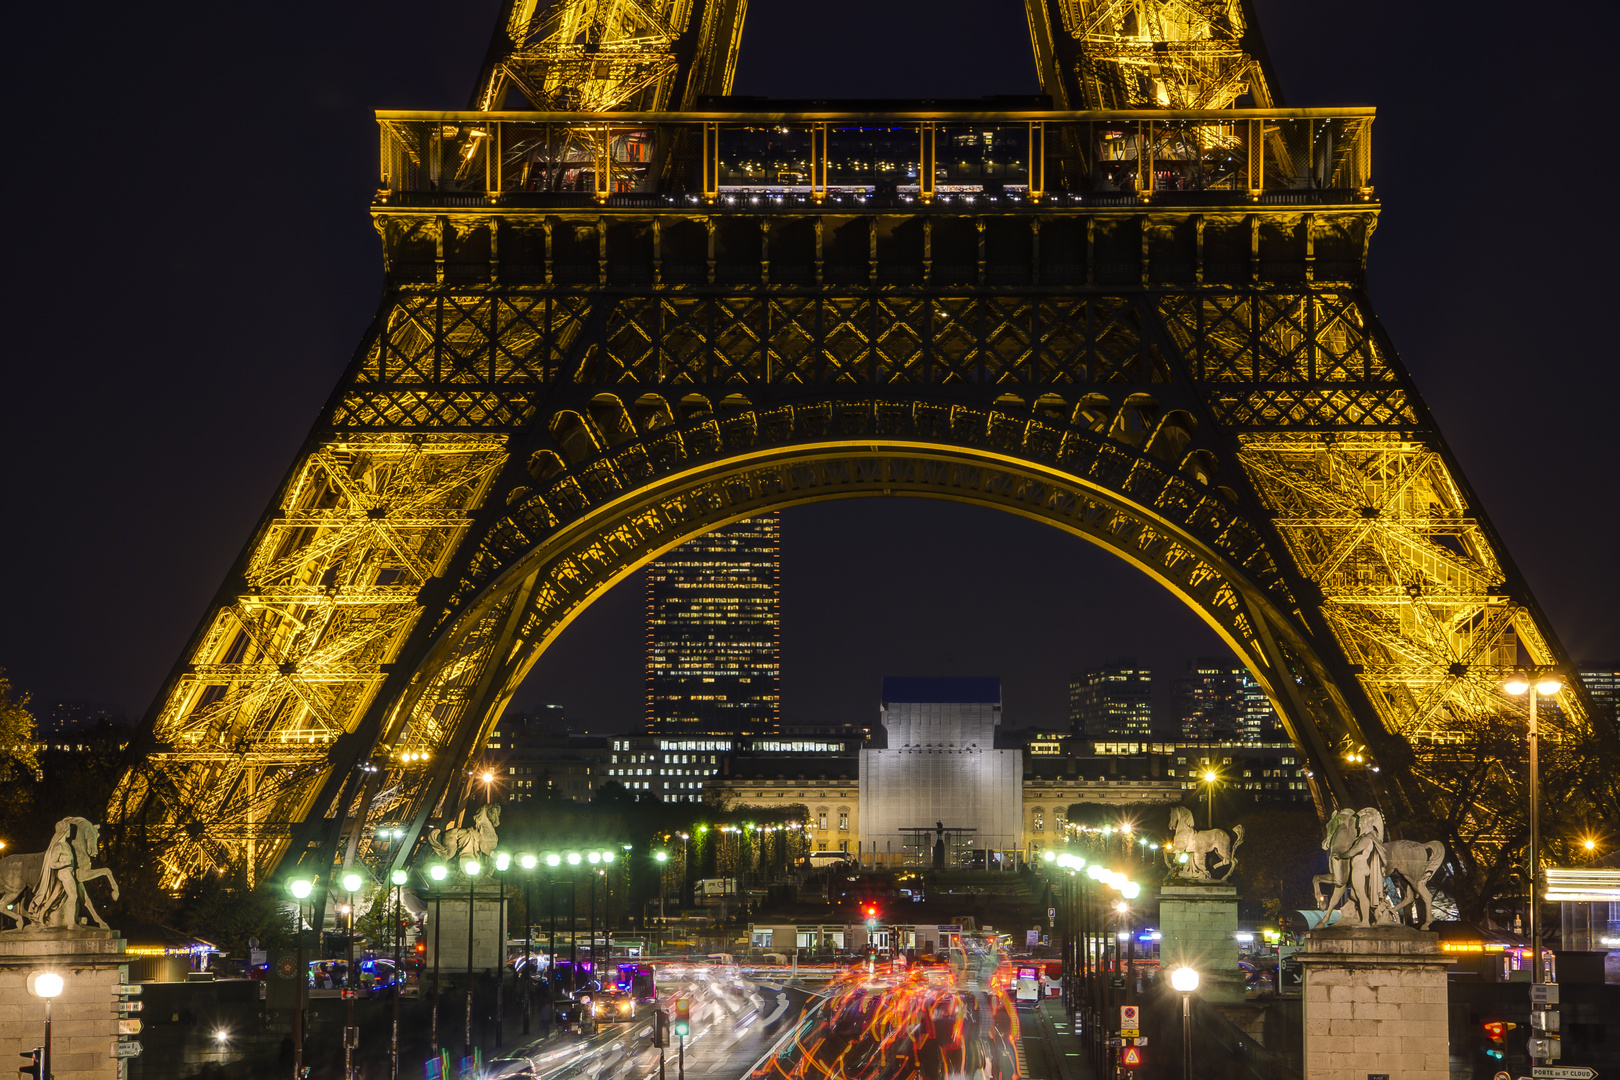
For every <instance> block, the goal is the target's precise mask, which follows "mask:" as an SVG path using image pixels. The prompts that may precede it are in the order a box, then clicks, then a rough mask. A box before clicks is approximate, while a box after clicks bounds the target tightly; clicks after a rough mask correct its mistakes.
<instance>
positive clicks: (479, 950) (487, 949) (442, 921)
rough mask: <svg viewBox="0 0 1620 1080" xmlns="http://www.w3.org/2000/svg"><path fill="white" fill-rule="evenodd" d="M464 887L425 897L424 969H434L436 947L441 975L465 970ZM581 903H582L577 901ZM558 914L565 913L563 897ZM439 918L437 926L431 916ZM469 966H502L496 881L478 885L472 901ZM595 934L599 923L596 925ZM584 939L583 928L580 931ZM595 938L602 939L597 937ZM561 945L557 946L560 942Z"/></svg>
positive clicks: (486, 968) (484, 968)
mask: <svg viewBox="0 0 1620 1080" xmlns="http://www.w3.org/2000/svg"><path fill="white" fill-rule="evenodd" d="M467 906H468V905H467V888H466V886H465V885H463V886H462V887H461V888H460V889H459V890H454V891H452V890H449V889H447V890H445V892H444V893H443V894H441V897H440V899H438V900H434V899H432V898H429V899H428V901H427V909H428V921H427V930H426V934H425V935H424V940H426V942H427V955H426V961H427V964H426V967H425V968H424V969H423V970H425V971H432V970H433V962H434V950H435V949H437V950H438V957H437V959H438V963H439V970H440V977H441V978H449V977H451V976H456V975H458V973H459V974H465V973H466V970H467ZM580 906H581V907H583V906H584V905H580ZM560 908H561V910H560V912H559V914H563V915H566V914H567V904H566V901H565V902H564V903H563V904H562V905H560ZM582 914H583V913H582ZM507 916H508V917H510V916H511V902H510V901H508V902H507ZM435 919H438V920H439V926H438V928H437V929H435V928H434V926H433V920H435ZM472 931H473V935H472V968H473V970H474V971H494V970H495V969H496V968H498V967H500V966H501V961H502V956H501V946H502V941H501V890H500V887H499V886H495V885H479V887H478V890H477V892H476V894H475V895H474V898H473V904H472ZM597 932H598V934H600V933H601V927H598V928H597ZM580 936H581V941H582V943H583V938H584V932H583V931H581V935H580ZM598 940H601V939H600V937H598ZM559 948H560V946H559Z"/></svg>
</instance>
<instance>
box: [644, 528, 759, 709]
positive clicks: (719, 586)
mask: <svg viewBox="0 0 1620 1080" xmlns="http://www.w3.org/2000/svg"><path fill="white" fill-rule="evenodd" d="M780 533H781V525H780V521H779V519H778V518H777V516H776V515H774V514H772V515H769V516H765V517H757V518H750V519H749V520H747V521H740V522H737V523H736V524H734V525H728V526H726V527H725V528H721V529H716V530H715V531H714V532H711V533H707V534H706V535H704V536H700V537H698V538H697V539H695V540H691V541H689V542H687V543H685V544H682V545H681V546H680V547H678V548H676V549H675V550H673V551H671V552H670V553H669V554H668V555H666V556H664V557H663V558H662V559H659V560H658V561H656V562H654V563H653V564H651V565H650V566H649V567H648V568H647V730H648V732H649V733H651V734H655V735H730V736H749V735H771V734H775V733H776V732H777V731H778V729H779V728H780V724H781V714H782V705H781V673H782V660H781V596H780V588H779V583H778V578H779V573H780V566H781V541H780Z"/></svg>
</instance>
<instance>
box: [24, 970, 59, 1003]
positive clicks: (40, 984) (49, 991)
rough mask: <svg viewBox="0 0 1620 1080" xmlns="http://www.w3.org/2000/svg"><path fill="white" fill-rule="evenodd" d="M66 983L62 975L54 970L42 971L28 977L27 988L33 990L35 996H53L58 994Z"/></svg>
mask: <svg viewBox="0 0 1620 1080" xmlns="http://www.w3.org/2000/svg"><path fill="white" fill-rule="evenodd" d="M66 986H67V984H66V983H65V982H63V981H62V976H60V975H58V974H57V973H56V972H54V971H42V972H40V973H39V974H37V975H32V976H30V977H29V979H28V989H29V990H31V991H33V993H34V996H35V997H42V998H53V997H56V996H57V995H58V994H60V993H61V992H62V990H63V988H64V987H66Z"/></svg>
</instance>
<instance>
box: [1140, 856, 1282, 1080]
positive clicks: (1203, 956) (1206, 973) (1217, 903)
mask: <svg viewBox="0 0 1620 1080" xmlns="http://www.w3.org/2000/svg"><path fill="white" fill-rule="evenodd" d="M1237 909H1238V894H1237V886H1235V885H1223V884H1219V883H1215V882H1212V883H1210V884H1207V885H1201V884H1196V883H1188V884H1183V885H1164V886H1161V887H1160V889H1159V935H1160V940H1159V967H1160V970H1161V971H1163V972H1169V971H1170V970H1172V969H1173V968H1176V967H1179V966H1181V965H1182V964H1186V965H1187V966H1188V967H1191V968H1197V969H1198V980H1199V981H1198V996H1199V997H1201V998H1203V999H1204V1000H1205V1001H1210V1002H1214V1003H1215V1004H1217V1005H1231V1004H1235V1003H1238V1002H1241V1001H1243V972H1242V971H1241V970H1240V969H1239V968H1238V945H1237V928H1238V917H1237ZM1312 1080H1314V1078H1312Z"/></svg>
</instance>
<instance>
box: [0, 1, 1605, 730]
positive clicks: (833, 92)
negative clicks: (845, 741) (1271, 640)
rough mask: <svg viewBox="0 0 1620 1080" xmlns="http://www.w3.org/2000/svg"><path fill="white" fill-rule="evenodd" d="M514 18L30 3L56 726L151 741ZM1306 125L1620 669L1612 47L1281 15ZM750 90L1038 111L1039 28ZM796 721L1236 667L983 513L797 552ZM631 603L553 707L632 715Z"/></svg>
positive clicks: (1065, 541) (35, 575)
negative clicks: (404, 154)
mask: <svg viewBox="0 0 1620 1080" xmlns="http://www.w3.org/2000/svg"><path fill="white" fill-rule="evenodd" d="M495 8H496V5H495V4H494V3H493V2H491V0H476V2H471V3H461V4H447V3H438V4H433V3H426V2H422V0H401V2H391V3H386V4H384V3H380V2H376V0H370V2H360V3H347V4H343V3H340V4H333V3H331V2H330V0H324V2H313V0H290V2H287V3H282V4H278V5H275V6H273V7H263V6H252V5H247V6H244V5H221V4H206V5H205V4H201V3H198V2H195V0H179V2H177V3H174V4H168V5H162V6H159V7H155V8H154V7H150V6H145V7H143V6H139V5H127V4H112V3H107V2H105V0H91V3H89V4H88V5H82V4H81V5H27V6H26V7H25V8H24V9H23V10H22V11H20V12H16V13H13V16H12V22H11V24H10V27H9V29H10V30H11V33H10V35H9V36H10V39H11V40H12V42H13V48H12V51H11V56H10V58H9V60H10V63H9V66H8V69H7V70H6V71H5V72H4V73H3V75H0V78H4V79H5V80H6V81H7V83H8V84H9V85H8V86H7V88H6V100H7V102H8V104H9V105H10V106H11V115H12V118H13V119H12V123H11V125H10V126H9V131H10V136H9V139H10V144H9V147H8V153H7V159H8V162H9V163H10V168H8V169H7V171H6V180H5V183H6V185H7V194H8V196H9V198H10V202H9V205H10V206H12V207H13V208H14V210H13V215H12V220H11V229H10V236H11V238H12V245H11V247H12V250H13V252H14V255H13V263H12V265H13V270H12V272H11V274H10V275H9V276H10V277H11V279H12V281H13V286H12V288H11V289H10V290H9V291H8V294H7V313H8V317H9V318H8V330H9V335H8V340H7V348H6V353H5V373H6V383H5V388H6V392H5V394H4V397H3V398H0V402H3V405H0V408H3V412H0V417H3V420H4V422H3V423H0V452H3V454H4V461H5V467H4V472H3V473H0V475H3V476H4V479H5V488H4V495H5V501H4V505H5V507H6V510H7V515H6V522H5V526H4V528H0V545H3V550H0V566H3V567H4V568H5V570H4V577H3V578H0V584H3V586H4V589H3V592H0V666H3V667H6V668H8V669H10V674H11V676H12V678H13V679H14V680H15V681H16V682H17V683H18V684H19V685H21V686H22V687H24V688H27V689H31V690H32V691H34V692H35V693H36V695H38V697H40V698H41V699H50V698H61V697H72V698H88V699H93V700H100V701H109V702H114V703H121V704H123V705H124V706H126V707H128V708H129V709H130V710H132V711H135V712H139V711H142V710H144V708H145V707H146V705H147V703H148V701H149V699H150V696H151V695H152V693H153V692H154V690H155V688H156V687H157V685H158V684H159V682H160V681H161V680H162V678H163V676H164V674H165V673H166V672H167V670H168V668H169V667H170V665H171V664H172V663H173V662H174V659H175V656H176V654H177V652H178V651H179V649H180V647H181V645H182V643H183V641H184V640H185V638H186V636H187V635H188V634H189V633H190V631H191V630H192V628H193V627H194V625H195V623H196V621H197V619H198V618H199V616H200V615H201V614H202V611H203V608H204V605H205V604H206V603H207V601H208V598H209V596H210V595H211V594H212V592H213V590H214V589H215V588H216V587H217V584H218V582H219V580H220V578H221V577H222V575H223V574H224V572H225V569H226V568H227V566H228V565H229V563H230V562H231V560H232V559H233V558H234V556H235V553H236V551H237V549H238V548H239V546H240V545H241V543H242V540H243V538H244V537H245V536H246V535H247V533H248V531H249V530H250V528H251V527H252V525H253V523H254V521H255V520H256V519H257V517H258V515H259V514H260V512H261V511H262V510H263V507H264V504H265V502H266V500H267V499H268V498H269V496H270V493H271V491H272V490H273V488H274V487H275V485H276V483H277V482H278V480H279V479H280V477H281V475H282V473H283V471H284V470H285V469H286V467H287V464H288V462H289V461H290V459H291V457H292V454H293V452H294V450H295V449H296V447H297V446H298V444H299V442H300V441H301V440H302V439H303V437H304V435H305V433H306V432H307V430H308V428H309V425H310V424H311V422H312V420H313V419H314V417H315V413H316V410H317V408H318V407H319V404H320V403H321V401H322V400H323V399H324V398H325V397H326V395H327V394H328V392H329V391H330V389H331V387H332V385H333V383H334V382H335V380H336V379H337V378H338V376H339V374H340V373H341V372H342V370H343V367H344V365H345V364H346V363H347V361H348V359H349V356H350V354H351V352H352V350H353V349H354V347H355V345H356V343H357V342H358V341H359V339H360V335H361V333H362V332H363V331H364V329H365V325H366V323H367V321H368V320H369V319H370V317H371V315H372V313H373V311H374V310H375V308H376V304H377V299H378V295H379V291H380V260H379V258H378V254H377V245H376V237H375V235H374V233H373V232H372V230H371V226H370V222H369V221H368V219H367V216H366V205H367V201H368V199H369V197H370V194H371V191H372V187H373V172H374V167H375V127H374V125H373V123H372V121H371V119H370V110H371V109H373V108H376V107H395V108H445V107H460V106H461V105H463V104H464V103H465V101H466V98H467V95H468V92H469V89H470V86H471V82H472V79H473V76H474V73H475V70H476V67H477V65H478V62H479V60H480V58H481V57H482V55H483V52H484V48H485V45H486V42H487V39H488V35H489V31H490V28H491V25H492V22H493V18H494V12H495ZM1260 10H1261V21H1262V25H1263V29H1264V31H1265V34H1266V37H1267V40H1268V43H1269V46H1270V52H1271V55H1272V58H1273V60H1274V62H1275V64H1276V67H1277V69H1278V74H1279V79H1280V82H1281V84H1282V89H1283V91H1284V93H1285V95H1286V98H1287V100H1288V102H1289V103H1290V104H1311V105H1333V104H1375V105H1377V106H1378V107H1379V110H1380V111H1379V119H1378V122H1377V126H1376V129H1375V132H1376V143H1375V146H1376V156H1375V163H1374V164H1375V170H1376V173H1375V174H1376V179H1377V183H1378V189H1379V194H1380V196H1381V198H1382V200H1383V204H1384V211H1383V217H1382V223H1381V225H1380V227H1379V230H1378V233H1377V236H1376V238H1375V240H1374V243H1373V274H1372V293H1373V298H1374V301H1375V303H1376V304H1377V307H1378V310H1379V312H1380V314H1381V317H1382V319H1383V321H1384V323H1385V325H1386V326H1387V327H1388V329H1389V330H1390V332H1391V334H1392V335H1393V338H1394V341H1395V343H1396V345H1397V347H1398V348H1399V349H1400V350H1401V352H1402V356H1403V358H1404V360H1405V361H1406V363H1407V365H1408V366H1409V367H1410V368H1411V370H1412V371H1413V373H1414V375H1415V376H1416V378H1417V381H1418V384H1419V386H1420V388H1421V389H1422V391H1423V393H1424V395H1425V397H1426V399H1427V401H1428V404H1429V406H1430V407H1431V408H1432V409H1433V410H1434V412H1435V413H1436V415H1437V416H1438V417H1439V419H1440V422H1441V425H1442V427H1443V428H1444V430H1445V431H1446V433H1447V436H1448V438H1449V439H1450V442H1451V445H1452V448H1453V449H1454V451H1455V452H1456V454H1457V456H1458V457H1459V458H1460V460H1461V462H1462V464H1463V467H1464V469H1465V470H1466V472H1467V474H1468V476H1469V478H1470V479H1471V480H1472V482H1473V484H1474V487H1475V489H1476V490H1477V491H1478V493H1479V494H1480V496H1481V497H1482V499H1483V501H1484V504H1485V506H1486V508H1487V510H1488V512H1489V514H1490V515H1491V517H1492V518H1493V520H1494V522H1495V525H1496V527H1497V528H1498V530H1499V531H1500V532H1501V533H1502V534H1503V535H1504V536H1505V537H1506V539H1507V541H1508V544H1509V547H1510V549H1511V550H1512V552H1513V554H1514V556H1515V558H1516V559H1517V560H1518V562H1519V564H1520V566H1521V568H1522V569H1523V571H1524V573H1525V574H1526V576H1527V577H1528V579H1529V581H1530V583H1531V585H1532V587H1533V588H1534V589H1535V590H1536V592H1537V595H1538V597H1539V598H1540V600H1541V602H1542V604H1543V606H1544V607H1545V609H1546V610H1547V612H1548V613H1549V615H1550V616H1551V618H1552V619H1553V621H1554V624H1555V626H1556V628H1557V630H1558V632H1559V634H1560V635H1561V636H1562V638H1563V640H1564V642H1565V644H1566V645H1567V646H1568V648H1569V649H1570V651H1571V652H1572V654H1573V655H1574V656H1575V657H1576V658H1577V659H1578V660H1599V659H1614V658H1617V657H1620V619H1617V618H1616V617H1615V611H1616V609H1617V606H1620V575H1616V574H1614V573H1613V571H1612V561H1613V551H1614V550H1615V549H1616V548H1620V542H1617V540H1616V526H1617V516H1620V512H1617V510H1616V506H1617V501H1620V500H1617V498H1616V495H1617V484H1616V480H1615V474H1616V465H1617V463H1620V453H1617V452H1616V451H1615V449H1614V446H1613V445H1612V435H1611V434H1610V432H1611V429H1612V427H1613V421H1612V419H1611V412H1612V409H1613V402H1614V401H1615V400H1616V395H1615V390H1616V376H1615V370H1616V348H1615V345H1614V343H1613V341H1612V339H1610V338H1608V337H1606V335H1607V334H1608V327H1609V324H1610V322H1611V321H1612V318H1613V316H1612V314H1611V313H1610V312H1611V309H1612V307H1613V303H1612V300H1611V295H1612V294H1613V292H1614V287H1615V284H1616V282H1615V278H1616V270H1615V264H1616V260H1615V258H1614V256H1613V252H1614V249H1615V247H1616V239H1617V238H1616V236H1615V232H1616V227H1615V217H1614V214H1613V212H1612V211H1610V210H1609V209H1607V208H1608V207H1609V206H1610V205H1612V203H1613V200H1612V198H1610V197H1609V187H1610V186H1612V185H1613V184H1614V183H1615V178H1616V177H1617V176H1620V168H1617V164H1620V163H1617V161H1616V156H1617V149H1616V147H1617V144H1616V141H1615V140H1614V139H1612V138H1609V137H1607V136H1606V135H1604V134H1602V128H1601V120H1600V118H1599V117H1598V116H1597V111H1599V110H1601V109H1602V108H1603V103H1604V102H1607V101H1609V100H1610V99H1611V98H1612V88H1611V87H1610V85H1609V82H1610V79H1609V76H1608V72H1609V71H1610V69H1611V67H1612V64H1611V63H1610V58H1609V56H1608V55H1607V52H1608V43H1609V42H1610V41H1612V40H1613V36H1614V30H1615V25H1614V24H1615V21H1616V15H1615V13H1614V9H1613V8H1612V7H1610V6H1606V5H1600V4H1597V3H1550V4H1544V5H1541V6H1539V7H1537V8H1536V9H1535V19H1536V20H1537V24H1536V25H1535V26H1531V25H1526V24H1525V23H1524V21H1523V20H1524V19H1525V17H1526V16H1525V14H1524V13H1525V11H1526V10H1527V9H1525V8H1524V7H1523V6H1514V7H1512V8H1509V7H1507V6H1506V5H1501V4H1499V5H1489V4H1487V5H1483V6H1481V5H1474V6H1472V7H1471V8H1470V9H1469V11H1470V14H1469V16H1468V17H1466V18H1459V17H1457V15H1456V9H1455V8H1454V7H1453V6H1451V5H1418V4H1411V3H1396V2H1394V0H1368V2H1364V3H1362V4H1359V5H1357V6H1356V8H1355V9H1354V15H1353V17H1347V16H1346V15H1345V12H1346V9H1345V8H1344V7H1343V6H1342V5H1341V6H1332V5H1321V4H1300V3H1293V4H1285V3H1282V2H1281V0H1262V3H1261V9H1260ZM736 89H737V91H738V92H739V93H747V94H763V95H794V96H806V95H813V94H814V95H828V96H908V95H920V94H928V95H941V96H944V95H950V96H974V95H979V94H987V93H1020V92H1029V91H1031V90H1033V89H1034V76H1033V70H1032V65H1031V63H1030V61H1029V56H1028V34H1027V29H1026V27H1025V23H1024V16H1023V11H1022V7H1021V6H1020V5H1019V4H1018V3H1014V2H1010V0H976V2H972V3H967V2H961V0H931V2H928V3H921V2H911V0H908V2H900V0H865V2H864V3H862V4H859V5H845V6H832V5H819V6H806V5H802V4H796V3H788V2H786V0H753V2H752V3H751V4H750V5H749V20H748V25H747V29H746V31H745V35H744V49H743V54H742V57H741V61H740V63H739V67H738V84H737V88H736ZM784 552H785V556H786V559H787V563H786V565H785V568H784V612H785V622H784V629H783V640H784V646H785V673H786V685H785V687H784V693H785V698H786V715H787V716H788V718H790V719H795V720H806V721H821V720H832V719H844V718H855V719H860V718H863V717H864V718H867V719H870V718H871V717H872V716H873V715H875V710H876V706H877V694H878V679H879V678H880V677H881V676H882V675H884V674H998V675H1001V676H1002V677H1003V678H1004V680H1005V683H1006V695H1007V719H1008V722H1009V723H1013V724H1020V725H1021V724H1024V723H1048V722H1051V721H1053V720H1056V719H1057V718H1058V717H1060V716H1061V712H1062V688H1063V679H1064V676H1065V675H1066V674H1067V672H1068V670H1069V669H1070V668H1071V667H1073V666H1077V665H1081V664H1085V663H1088V662H1091V661H1094V660H1099V659H1102V658H1103V657H1105V656H1108V655H1113V654H1116V653H1121V652H1134V653H1136V654H1138V655H1140V656H1141V657H1142V658H1143V659H1144V660H1147V661H1149V662H1151V663H1153V664H1155V666H1157V667H1160V668H1164V667H1166V666H1169V665H1179V664H1180V663H1181V662H1182V661H1183V660H1185V659H1186V658H1187V657H1189V656H1191V655H1193V654H1195V653H1197V652H1199V651H1205V650H1208V649H1210V648H1211V647H1213V645H1214V639H1213V637H1212V635H1210V634H1209V633H1208V632H1207V631H1206V630H1204V629H1203V628H1202V626H1201V625H1200V624H1198V623H1197V622H1196V620H1194V619H1193V617H1192V616H1191V615H1190V614H1189V613H1187V612H1186V611H1185V610H1183V609H1182V608H1180V606H1179V605H1178V604H1177V603H1176V602H1175V601H1173V600H1172V599H1170V598H1169V597H1168V596H1167V595H1166V594H1164V593H1163V592H1162V591H1159V590H1157V589H1156V588H1155V587H1153V586H1152V585H1150V584H1149V583H1148V582H1147V580H1146V579H1145V578H1142V577H1140V576H1139V575H1136V574H1135V573H1134V572H1132V571H1129V570H1127V569H1126V568H1125V567H1123V566H1122V565H1121V564H1119V563H1117V562H1115V561H1113V560H1112V559H1110V558H1109V557H1107V556H1104V555H1102V554H1100V553H1099V552H1096V551H1095V550H1093V549H1090V548H1089V547H1088V546H1087V545H1085V544H1084V543H1082V542H1080V541H1077V540H1074V539H1072V538H1068V537H1066V536H1063V535H1061V534H1059V533H1057V532H1055V531H1053V530H1049V529H1045V528H1043V527H1042V526H1038V525H1034V524H1031V523H1028V522H1024V521H1021V520H1019V519H1015V518H1012V517H1010V516H1004V515H998V514H995V513H993V512H989V511H976V510H968V509H963V508H957V507H950V506H943V505H938V504H922V503H906V504H897V503H879V502H863V503H858V504H839V505H827V506H821V507H810V508H803V509H799V510H795V511H792V512H790V513H789V514H788V515H787V516H786V519H785V522H784ZM635 585H636V583H635V582H634V581H632V582H630V583H627V585H626V586H623V587H621V589H620V590H619V592H618V593H617V594H615V595H611V596H609V597H608V598H606V599H605V600H604V601H603V602H602V603H600V604H599V605H598V606H597V607H596V608H594V609H592V610H591V611H589V612H587V613H586V614H585V616H584V617H582V618H581V619H580V620H579V621H578V622H577V623H576V624H575V625H574V626H573V627H572V628H570V630H569V631H568V632H567V634H566V635H565V636H564V638H563V640H562V641H561V642H560V643H559V645H558V647H557V649H556V650H555V651H554V653H553V654H552V655H551V656H548V657H547V658H545V659H544V660H543V661H542V662H541V664H540V666H539V667H538V668H537V670H536V672H535V679H534V680H533V685H532V686H531V687H529V688H526V690H525V695H524V696H525V698H530V699H535V700H555V701H559V702H561V703H563V704H564V705H566V706H568V707H569V708H570V710H571V711H573V712H574V713H575V714H576V715H577V716H579V717H581V718H582V719H584V720H586V721H588V722H590V723H591V724H592V726H593V727H597V728H598V729H605V728H607V727H610V726H612V727H617V726H623V725H624V724H626V723H629V722H631V721H632V719H633V718H634V717H635V715H636V713H637V711H638V703H639V695H640V654H639V650H640V643H641V632H640V622H639V620H640V606H641V600H640V596H639V593H638V592H637V591H636V588H635Z"/></svg>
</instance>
